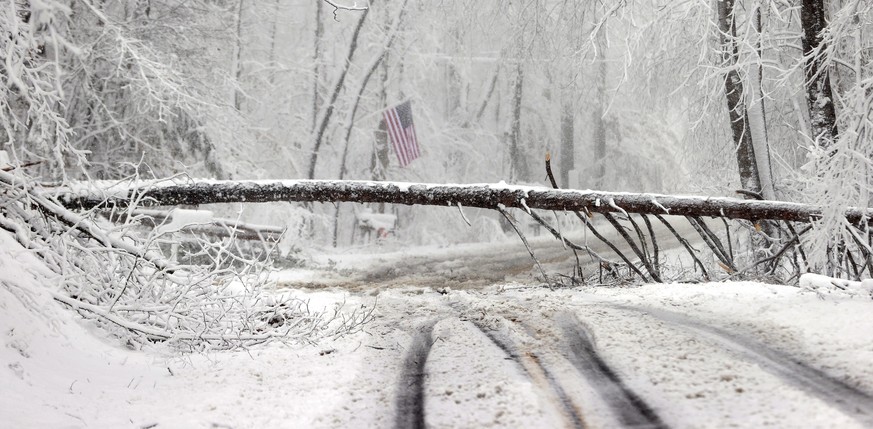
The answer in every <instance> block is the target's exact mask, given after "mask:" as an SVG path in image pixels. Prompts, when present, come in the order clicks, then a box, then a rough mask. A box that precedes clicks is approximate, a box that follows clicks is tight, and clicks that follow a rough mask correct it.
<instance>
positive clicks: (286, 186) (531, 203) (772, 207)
mask: <svg viewBox="0 0 873 429" xmlns="http://www.w3.org/2000/svg"><path fill="white" fill-rule="evenodd" d="M96 185H98V186H99V183H97V184H96ZM106 186H107V187H106V188H99V187H98V188H97V189H94V190H92V191H76V192H71V191H68V192H63V191H60V190H57V191H53V193H56V194H58V197H59V198H60V201H61V202H62V203H63V204H64V205H66V206H67V207H71V208H80V209H90V208H94V207H98V206H103V207H125V206H127V205H129V204H131V201H132V199H131V195H133V196H135V197H136V198H135V200H136V201H138V202H139V204H140V205H142V206H175V205H180V204H185V205H200V204H215V203H260V202H274V201H286V202H304V201H314V202H326V203H327V202H356V203H388V204H404V205H416V204H418V205H428V206H443V207H446V206H448V207H457V206H466V207H478V208H486V209H497V208H499V207H515V208H520V209H523V210H529V209H543V210H567V211H578V212H585V211H587V212H592V213H621V214H627V213H638V214H660V215H674V216H698V217H699V216H711V217H722V218H727V219H745V220H750V221H757V220H762V219H772V220H785V221H793V222H809V221H810V220H812V219H816V218H818V217H820V216H821V213H822V209H821V207H817V206H812V205H805V204H798V203H789V202H781V201H759V200H740V199H735V198H716V197H699V196H676V195H660V194H633V193H626V192H602V191H590V190H585V191H581V190H564V189H550V188H544V187H531V186H512V185H505V184H499V185H441V184H428V183H403V182H369V181H332V180H295V181H252V182H245V181H200V182H198V181H193V182H189V183H186V184H176V185H173V184H157V185H150V186H145V185H144V186H141V187H131V188H127V189H125V188H121V189H117V188H116V187H114V186H112V184H107V185H106ZM107 195H109V196H107ZM113 195H115V196H113ZM844 216H845V218H846V219H847V220H848V221H849V222H852V223H860V222H869V221H870V220H871V219H873V209H868V208H850V209H848V210H846V211H845V212H844Z"/></svg>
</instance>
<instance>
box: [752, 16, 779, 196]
mask: <svg viewBox="0 0 873 429" xmlns="http://www.w3.org/2000/svg"><path fill="white" fill-rule="evenodd" d="M762 3H763V1H762V0H758V1H757V2H756V5H755V10H754V11H753V19H754V25H753V27H754V28H753V29H754V31H755V49H756V55H757V60H758V61H757V62H756V63H755V64H753V70H752V72H751V73H750V74H749V75H750V78H751V79H750V84H751V86H752V92H751V94H750V96H751V100H750V105H751V108H750V113H749V128H750V130H751V133H752V145H753V150H754V152H755V163H756V164H757V167H758V178H759V180H760V182H761V195H762V196H763V197H764V199H765V200H775V199H776V191H775V189H774V178H773V167H772V164H771V162H770V141H769V138H768V136H767V115H766V110H765V108H764V107H765V106H764V88H763V84H764V73H763V66H762V60H763V52H762V50H761V37H762V36H761V35H762V34H763V24H762V22H761V9H762V8H763V7H764V6H763V4H762Z"/></svg>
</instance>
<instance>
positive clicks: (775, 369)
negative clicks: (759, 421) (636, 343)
mask: <svg viewBox="0 0 873 429" xmlns="http://www.w3.org/2000/svg"><path fill="white" fill-rule="evenodd" d="M611 307H613V308H617V309H622V310H630V311H635V312H638V313H643V314H647V315H650V316H652V317H655V318H657V319H660V320H662V321H664V322H667V323H670V324H672V325H676V326H679V327H680V328H683V329H685V330H686V331H688V332H691V333H693V334H695V335H698V336H700V337H702V338H705V339H708V340H710V341H713V342H715V343H717V344H719V345H721V346H723V347H725V348H727V349H729V350H732V351H733V352H734V353H737V354H739V355H742V356H745V357H747V358H749V359H751V360H752V361H754V362H755V363H757V364H758V365H760V366H761V367H762V368H764V369H765V370H766V371H767V372H769V373H771V374H773V375H775V376H777V377H779V378H781V379H782V380H784V381H786V382H787V383H789V384H792V385H794V386H797V387H798V388H800V389H801V390H803V391H804V392H807V393H809V394H811V395H813V396H815V397H817V398H818V399H819V400H821V401H823V402H824V403H826V404H830V405H831V406H833V407H834V408H836V409H838V410H840V411H842V412H843V413H845V414H847V415H849V416H851V417H852V418H854V419H856V420H858V421H859V422H860V423H862V424H863V425H865V426H868V427H873V414H871V411H870V406H871V405H873V395H871V394H869V393H867V392H864V391H862V390H859V389H857V388H855V387H852V386H850V385H848V384H846V383H845V382H844V381H842V380H840V379H837V378H834V377H832V376H830V375H828V374H827V373H825V372H824V371H822V370H820V369H817V368H813V367H811V366H808V365H807V364H805V363H803V362H802V361H800V360H798V359H797V358H794V357H792V356H790V355H788V354H786V353H783V352H780V351H777V350H775V349H772V348H770V347H767V346H766V345H764V344H761V343H760V342H758V341H755V340H752V339H749V338H745V337H742V336H740V335H736V334H733V333H730V332H728V331H726V330H724V329H721V328H718V327H715V326H711V325H707V324H705V323H703V322H701V321H698V320H695V319H693V318H691V317H687V316H684V315H682V314H678V313H674V312H671V311H667V310H660V309H654V308H643V307H634V306H626V305H611Z"/></svg>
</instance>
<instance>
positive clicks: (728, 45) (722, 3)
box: [717, 0, 761, 193]
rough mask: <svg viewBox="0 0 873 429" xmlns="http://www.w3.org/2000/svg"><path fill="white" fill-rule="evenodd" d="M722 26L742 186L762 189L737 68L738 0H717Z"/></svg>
mask: <svg viewBox="0 0 873 429" xmlns="http://www.w3.org/2000/svg"><path fill="white" fill-rule="evenodd" d="M717 3H718V29H719V35H720V39H721V47H722V67H725V68H726V69H727V70H728V71H727V72H726V73H725V77H724V92H725V98H726V99H727V107H728V115H729V118H730V123H731V134H732V135H733V139H734V144H735V145H736V147H737V148H736V154H737V167H738V168H739V173H740V186H742V188H743V189H745V190H747V191H753V192H757V193H760V192H761V179H760V176H759V175H758V165H757V161H756V158H755V149H754V147H753V146H752V132H751V129H750V128H749V115H748V112H747V111H746V105H745V103H744V102H743V95H744V93H745V92H744V89H743V82H742V80H741V79H740V75H739V73H738V72H737V70H736V65H737V57H738V56H739V53H738V51H737V44H736V41H735V38H736V21H735V20H734V0H717Z"/></svg>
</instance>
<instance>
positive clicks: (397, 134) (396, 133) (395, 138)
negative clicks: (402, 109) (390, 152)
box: [388, 109, 409, 167]
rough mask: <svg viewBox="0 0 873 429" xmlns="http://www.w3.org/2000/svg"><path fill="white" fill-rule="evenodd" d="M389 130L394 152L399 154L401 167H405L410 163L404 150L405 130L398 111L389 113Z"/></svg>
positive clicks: (398, 159) (391, 110) (394, 110)
mask: <svg viewBox="0 0 873 429" xmlns="http://www.w3.org/2000/svg"><path fill="white" fill-rule="evenodd" d="M388 129H389V130H391V137H392V143H393V145H394V152H396V153H397V161H399V162H400V166H401V167H405V166H406V164H408V162H409V161H408V158H407V155H406V151H405V150H404V148H403V141H404V140H405V138H404V137H403V130H402V127H401V126H400V117H399V116H398V115H397V110H396V109H390V110H389V111H388Z"/></svg>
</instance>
